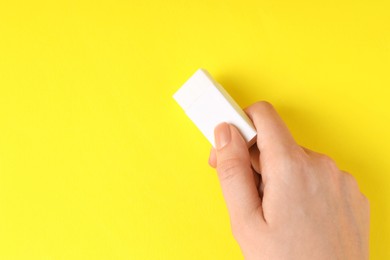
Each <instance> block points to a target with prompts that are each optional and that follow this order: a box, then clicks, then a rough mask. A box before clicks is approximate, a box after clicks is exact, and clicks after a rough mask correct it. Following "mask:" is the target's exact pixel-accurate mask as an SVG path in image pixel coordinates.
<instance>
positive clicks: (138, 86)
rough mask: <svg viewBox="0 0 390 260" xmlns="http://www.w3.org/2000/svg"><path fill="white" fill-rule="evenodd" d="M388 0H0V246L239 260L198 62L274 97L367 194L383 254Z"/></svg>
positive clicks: (31, 251)
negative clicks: (193, 87)
mask: <svg viewBox="0 0 390 260" xmlns="http://www.w3.org/2000/svg"><path fill="white" fill-rule="evenodd" d="M389 13H390V3H389V1H378V0H376V1H368V0H366V1H352V0H351V1H339V0H337V1H336V0H332V1H308V0H306V1H303V0H299V1H210V0H207V1H206V0H196V1H186V0H173V1H156V0H155V1H142V0H140V1H124V0H122V1H120V0H111V1H42V0H39V1H5V0H1V1H0V259H242V256H241V253H240V250H239V248H238V246H237V245H236V243H235V242H234V240H233V238H232V236H231V232H230V227H229V221H228V216H227V212H226V209H225V205H224V201H223V198H222V195H221V192H220V187H219V183H218V180H217V178H216V175H215V173H214V171H213V170H212V169H210V168H209V166H208V165H207V159H208V153H209V148H210V145H209V143H208V142H207V140H206V139H205V138H204V137H203V136H202V135H201V133H200V132H199V131H198V130H197V129H196V127H195V126H194V125H193V124H192V122H191V121H190V120H189V119H188V118H187V117H186V116H185V114H184V112H183V111H182V110H181V109H180V107H179V106H178V105H177V104H176V103H175V102H174V100H173V99H172V94H173V93H174V92H175V91H176V90H177V89H178V88H179V87H180V86H181V85H182V84H183V83H184V82H185V81H186V80H187V79H188V77H190V76H191V75H192V74H193V73H194V72H195V70H196V69H198V68H199V67H203V68H206V69H208V70H209V71H210V73H211V74H212V75H213V76H214V77H215V79H216V80H217V81H219V82H220V83H221V84H222V85H223V86H225V88H226V89H227V90H228V92H230V93H231V95H232V96H233V97H234V98H235V99H236V100H237V101H238V103H239V104H240V105H241V106H242V107H245V106H248V105H250V104H251V103H253V102H255V101H257V100H268V101H270V102H272V103H273V104H274V105H275V107H276V108H277V110H278V111H279V112H280V114H281V115H282V117H283V118H284V119H285V121H286V122H287V124H288V126H289V128H290V129H291V131H292V132H293V134H294V136H295V137H296V139H297V141H298V142H299V143H300V144H302V145H305V146H307V147H309V148H311V149H314V150H317V151H321V152H323V153H327V154H329V155H330V156H331V157H333V158H334V159H335V160H336V161H337V162H338V164H339V166H340V168H342V169H345V170H347V171H349V172H351V173H352V174H353V175H354V176H355V177H356V178H357V180H358V182H359V184H360V187H361V189H362V191H363V192H364V193H365V194H366V195H367V196H368V197H369V199H370V201H371V211H372V222H371V243H370V244H371V258H372V259H390V251H389V248H388V245H389V243H390V238H389V236H390V224H389V214H390V202H389V198H390V187H389V183H390V176H389V174H390V158H389V147H390V137H389V128H390V116H389V113H390V90H389V88H390V79H389V78H390V73H389V72H390V15H389Z"/></svg>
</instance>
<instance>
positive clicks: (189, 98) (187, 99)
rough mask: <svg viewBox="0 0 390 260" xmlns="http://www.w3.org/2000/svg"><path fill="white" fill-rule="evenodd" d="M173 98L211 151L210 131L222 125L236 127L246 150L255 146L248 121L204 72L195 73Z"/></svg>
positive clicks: (224, 92)
mask: <svg viewBox="0 0 390 260" xmlns="http://www.w3.org/2000/svg"><path fill="white" fill-rule="evenodd" d="M173 98H174V99H175V100H176V102H177V103H178V104H179V105H180V106H181V107H182V108H183V110H184V111H185V113H186V114H187V116H188V117H189V118H190V119H191V120H192V121H193V122H194V123H195V125H196V126H197V127H198V128H199V130H200V131H201V132H202V133H203V135H204V136H206V138H207V139H208V140H209V142H210V143H211V144H212V146H214V147H215V142H214V128H215V127H216V126H217V125H219V124H220V123H223V122H226V123H229V124H232V125H234V126H235V127H237V129H238V130H239V131H240V133H241V135H242V136H243V137H244V139H245V141H246V143H247V145H248V147H250V146H252V145H253V144H254V143H255V142H256V129H255V127H254V126H253V124H252V121H251V120H250V119H249V117H248V116H247V115H246V114H245V112H244V111H243V110H242V109H241V108H240V106H239V105H238V104H237V103H236V102H235V101H234V100H233V98H232V97H231V96H230V95H229V94H228V93H227V92H226V90H225V89H224V88H223V87H222V86H221V85H220V84H219V83H218V82H216V81H215V80H214V79H213V78H212V77H211V75H210V74H209V73H208V72H207V71H206V70H204V69H198V70H197V71H196V72H195V73H194V75H192V76H191V78H189V79H188V80H187V81H186V82H185V83H184V85H183V86H182V87H181V88H180V89H179V90H178V91H177V92H176V93H175V94H174V95H173Z"/></svg>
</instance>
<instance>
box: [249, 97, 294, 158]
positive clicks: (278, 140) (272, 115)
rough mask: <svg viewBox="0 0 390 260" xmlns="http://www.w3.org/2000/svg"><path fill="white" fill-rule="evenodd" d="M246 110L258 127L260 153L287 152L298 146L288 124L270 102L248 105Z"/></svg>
mask: <svg viewBox="0 0 390 260" xmlns="http://www.w3.org/2000/svg"><path fill="white" fill-rule="evenodd" d="M245 112H246V113H247V115H248V116H249V118H250V119H251V120H252V122H253V124H254V125H255V127H256V130H257V147H258V148H259V150H260V153H272V154H286V153H289V152H290V151H292V150H293V149H295V148H297V147H298V144H297V143H296V142H295V140H294V138H293V137H292V135H291V133H290V131H289V130H288V128H287V126H286V124H285V123H284V122H283V120H282V118H281V117H280V116H279V114H278V113H277V112H276V110H275V108H274V107H273V106H272V105H271V104H270V103H268V102H265V101H260V102H256V103H255V104H253V105H251V106H249V107H247V108H246V109H245Z"/></svg>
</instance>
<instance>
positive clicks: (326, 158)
mask: <svg viewBox="0 0 390 260" xmlns="http://www.w3.org/2000/svg"><path fill="white" fill-rule="evenodd" d="M319 157H320V160H321V162H322V163H323V164H324V165H326V166H327V167H328V168H330V169H331V170H337V169H338V168H337V165H336V162H335V161H334V160H333V159H332V158H331V157H329V156H328V155H325V154H320V156H319Z"/></svg>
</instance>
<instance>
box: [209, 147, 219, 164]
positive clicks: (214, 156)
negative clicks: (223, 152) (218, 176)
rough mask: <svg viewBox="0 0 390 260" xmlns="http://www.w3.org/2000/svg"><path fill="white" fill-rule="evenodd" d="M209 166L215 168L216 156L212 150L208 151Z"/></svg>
mask: <svg viewBox="0 0 390 260" xmlns="http://www.w3.org/2000/svg"><path fill="white" fill-rule="evenodd" d="M209 165H210V166H211V167H213V168H216V167H217V154H216V151H215V149H214V148H211V150H210V156H209Z"/></svg>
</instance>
